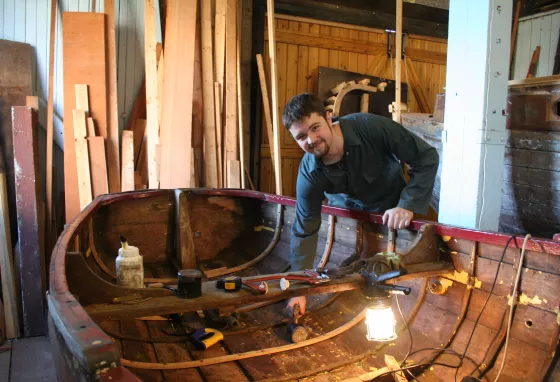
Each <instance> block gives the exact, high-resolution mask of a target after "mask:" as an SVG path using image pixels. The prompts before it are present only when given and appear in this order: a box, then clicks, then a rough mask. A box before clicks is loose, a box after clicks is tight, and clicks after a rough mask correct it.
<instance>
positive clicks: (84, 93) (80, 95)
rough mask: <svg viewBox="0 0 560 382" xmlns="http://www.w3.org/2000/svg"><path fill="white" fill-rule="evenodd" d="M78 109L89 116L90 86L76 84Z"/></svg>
mask: <svg viewBox="0 0 560 382" xmlns="http://www.w3.org/2000/svg"><path fill="white" fill-rule="evenodd" d="M75 92H76V93H75V94H76V109H79V110H83V111H85V112H86V116H88V115H89V100H88V86H87V84H76V86H75Z"/></svg>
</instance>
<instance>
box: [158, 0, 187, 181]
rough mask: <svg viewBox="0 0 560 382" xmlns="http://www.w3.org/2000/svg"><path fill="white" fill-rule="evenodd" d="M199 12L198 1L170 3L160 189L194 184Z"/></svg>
mask: <svg viewBox="0 0 560 382" xmlns="http://www.w3.org/2000/svg"><path fill="white" fill-rule="evenodd" d="M196 12H197V2H196V1H195V0H171V1H168V2H167V19H166V30H165V40H166V41H165V73H164V84H163V98H164V99H165V102H164V103H163V107H162V113H163V115H162V124H161V136H160V142H161V146H162V149H161V164H160V166H161V167H160V186H161V188H181V187H190V183H191V180H190V178H191V166H192V163H191V162H192V160H191V153H190V147H191V141H192V107H193V73H194V53H195V51H194V46H195V32H196V29H195V28H196ZM149 123H150V120H149V117H148V124H149ZM150 187H151V186H150Z"/></svg>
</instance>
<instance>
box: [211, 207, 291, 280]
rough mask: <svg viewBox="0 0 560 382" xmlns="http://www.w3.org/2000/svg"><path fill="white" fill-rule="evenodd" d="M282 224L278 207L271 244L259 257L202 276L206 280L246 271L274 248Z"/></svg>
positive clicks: (281, 215)
mask: <svg viewBox="0 0 560 382" xmlns="http://www.w3.org/2000/svg"><path fill="white" fill-rule="evenodd" d="M282 222H283V210H282V206H281V205H278V207H277V209H276V227H275V228H274V236H273V237H272V240H271V242H270V243H269V244H268V246H267V247H266V248H265V250H264V251H263V252H262V253H261V254H260V255H258V256H257V257H255V258H254V259H252V260H250V261H248V262H246V263H243V264H241V265H238V266H236V267H232V268H216V269H210V270H208V271H204V275H205V276H206V277H208V278H212V277H218V276H223V275H227V274H230V273H234V272H238V271H241V270H243V269H247V268H249V267H251V266H253V265H255V264H257V263H258V262H259V261H261V260H262V259H264V258H265V257H266V256H268V255H269V254H270V253H271V252H272V250H273V249H274V247H276V244H277V243H278V240H279V239H280V234H281V233H282Z"/></svg>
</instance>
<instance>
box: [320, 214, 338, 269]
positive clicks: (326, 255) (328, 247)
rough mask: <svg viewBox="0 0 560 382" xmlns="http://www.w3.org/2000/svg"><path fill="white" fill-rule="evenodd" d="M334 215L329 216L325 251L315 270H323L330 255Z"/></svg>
mask: <svg viewBox="0 0 560 382" xmlns="http://www.w3.org/2000/svg"><path fill="white" fill-rule="evenodd" d="M334 219H335V218H334V215H329V228H328V233H327V243H326V244H325V251H324V252H323V256H321V260H320V261H319V264H318V265H317V268H325V266H326V265H327V263H328V262H329V257H330V255H331V251H332V246H333V242H334V227H335V225H336V224H335V220H334Z"/></svg>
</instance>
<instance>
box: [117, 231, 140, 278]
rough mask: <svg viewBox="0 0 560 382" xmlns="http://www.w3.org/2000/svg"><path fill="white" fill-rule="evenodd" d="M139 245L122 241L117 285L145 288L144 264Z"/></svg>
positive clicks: (118, 258)
mask: <svg viewBox="0 0 560 382" xmlns="http://www.w3.org/2000/svg"><path fill="white" fill-rule="evenodd" d="M142 260H143V259H142V256H140V251H139V250H138V248H137V247H134V246H132V245H128V243H127V242H126V241H122V247H121V248H119V255H118V256H117V260H116V268H117V285H120V286H123V287H127V288H144V264H143V261H142Z"/></svg>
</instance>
